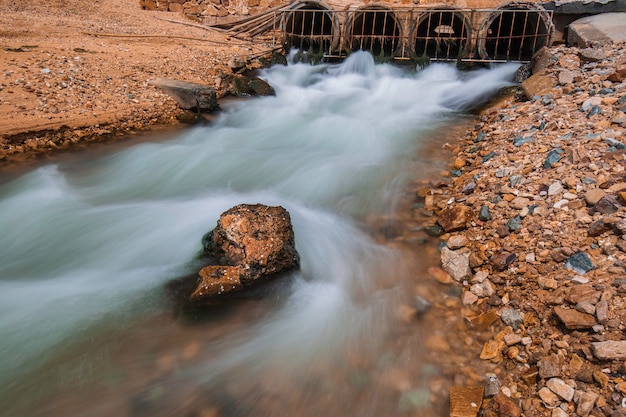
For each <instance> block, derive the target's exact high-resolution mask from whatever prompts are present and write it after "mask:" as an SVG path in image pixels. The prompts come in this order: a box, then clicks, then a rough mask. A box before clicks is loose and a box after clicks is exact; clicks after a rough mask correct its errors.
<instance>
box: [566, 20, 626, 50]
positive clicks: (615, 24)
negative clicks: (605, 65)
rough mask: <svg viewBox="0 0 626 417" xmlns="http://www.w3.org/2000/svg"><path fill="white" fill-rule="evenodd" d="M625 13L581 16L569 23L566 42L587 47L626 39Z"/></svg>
mask: <svg viewBox="0 0 626 417" xmlns="http://www.w3.org/2000/svg"><path fill="white" fill-rule="evenodd" d="M624 22H626V13H621V12H616V13H602V14H598V15H595V16H588V17H583V18H582V19H578V20H576V21H574V22H572V23H570V25H569V31H568V36H567V42H568V43H569V45H571V46H578V47H581V48H587V47H590V46H593V45H596V44H600V45H606V44H608V43H611V42H618V41H626V24H624Z"/></svg>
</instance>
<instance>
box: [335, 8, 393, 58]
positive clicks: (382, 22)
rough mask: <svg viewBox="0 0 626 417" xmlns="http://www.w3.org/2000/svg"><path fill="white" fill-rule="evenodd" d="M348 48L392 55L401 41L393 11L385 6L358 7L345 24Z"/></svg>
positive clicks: (381, 55) (376, 55)
mask: <svg viewBox="0 0 626 417" xmlns="http://www.w3.org/2000/svg"><path fill="white" fill-rule="evenodd" d="M346 26H347V27H346V38H347V43H348V48H349V49H350V50H352V51H358V50H365V51H370V52H371V53H372V55H374V56H375V57H393V56H394V53H395V51H396V49H397V48H398V46H399V45H400V41H401V27H400V24H399V22H398V21H397V20H396V16H395V14H394V12H393V11H392V10H390V9H388V8H387V7H385V6H379V5H370V6H365V7H363V8H361V9H358V10H357V11H355V12H354V14H353V15H352V18H351V19H349V21H348V22H347V25H346Z"/></svg>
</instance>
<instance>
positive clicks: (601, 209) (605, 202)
mask: <svg viewBox="0 0 626 417" xmlns="http://www.w3.org/2000/svg"><path fill="white" fill-rule="evenodd" d="M619 207H620V203H619V201H617V198H615V197H614V196H612V195H605V196H604V197H602V198H601V199H600V200H599V201H598V202H597V203H596V204H594V205H593V207H591V208H590V209H589V214H591V215H593V214H594V213H601V214H612V213H615V212H616V211H617V210H619Z"/></svg>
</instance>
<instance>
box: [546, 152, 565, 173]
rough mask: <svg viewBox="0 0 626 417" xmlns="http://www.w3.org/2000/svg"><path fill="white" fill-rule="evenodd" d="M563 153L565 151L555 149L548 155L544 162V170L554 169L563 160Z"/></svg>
mask: <svg viewBox="0 0 626 417" xmlns="http://www.w3.org/2000/svg"><path fill="white" fill-rule="evenodd" d="M562 153H563V149H561V148H557V149H553V150H551V151H550V152H549V153H548V156H546V159H545V160H544V161H543V167H544V168H553V167H554V165H556V164H557V163H558V162H559V161H560V160H561V154H562Z"/></svg>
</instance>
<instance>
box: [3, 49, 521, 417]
mask: <svg viewBox="0 0 626 417" xmlns="http://www.w3.org/2000/svg"><path fill="white" fill-rule="evenodd" d="M516 68H517V66H516V65H504V66H500V67H497V68H494V69H490V70H481V71H474V72H469V73H460V72H459V71H457V70H456V69H455V68H454V67H453V66H450V65H443V64H435V65H431V66H429V67H428V68H426V69H425V70H422V71H414V70H410V71H408V70H406V69H399V68H397V67H393V66H390V65H374V62H373V59H372V58H371V56H370V55H368V54H366V53H354V54H353V55H352V56H351V57H350V58H349V59H348V60H347V61H346V62H344V63H342V64H340V65H336V66H330V65H319V66H309V65H305V64H297V65H293V64H292V65H289V66H287V67H283V66H278V67H274V68H271V69H268V70H265V71H263V72H262V75H261V76H262V78H264V79H266V80H267V81H268V82H269V83H270V84H271V85H273V86H274V87H275V89H276V93H277V94H276V96H275V97H264V98H257V99H254V100H249V101H242V102H236V103H234V104H231V105H229V106H228V108H226V109H225V110H224V112H223V114H222V115H221V116H220V117H219V118H218V120H217V121H216V122H214V123H212V125H211V126H204V127H196V128H193V129H191V130H188V131H185V132H184V133H182V134H179V135H178V136H177V137H174V138H171V139H170V140H167V141H161V142H158V143H143V144H139V145H137V146H135V147H132V148H129V149H126V150H124V151H121V152H118V153H115V154H112V155H109V156H105V157H100V158H98V159H96V160H88V161H73V162H65V163H58V164H52V165H46V166H43V167H40V168H37V169H34V170H33V171H31V172H29V173H27V174H25V175H22V176H20V177H19V178H15V179H12V180H10V181H5V182H4V184H3V185H0V231H1V233H0V404H5V405H6V404H7V401H9V402H14V403H15V407H14V408H11V407H9V408H6V407H5V411H2V410H0V415H3V413H9V414H7V415H19V407H21V405H20V404H22V403H30V402H31V401H34V402H36V401H37V400H36V398H34V397H33V395H35V394H37V395H41V396H42V398H45V395H44V394H41V393H42V392H44V393H45V392H48V391H47V390H50V392H53V393H54V392H55V388H54V387H52V388H50V387H49V385H55V384H56V385H63V384H67V383H68V382H67V381H65V380H64V379H63V377H55V378H57V379H54V378H52V379H48V378H46V377H44V376H45V375H48V374H47V373H46V372H53V371H50V370H51V369H54V368H55V367H64V369H67V368H72V367H74V366H79V364H78V361H76V362H73V361H72V359H64V360H61V359H59V358H60V357H64V356H68V355H69V356H72V355H76V356H77V357H78V356H79V357H81V358H83V359H84V358H85V357H86V358H87V359H86V360H87V362H89V354H90V353H89V348H85V350H84V351H82V350H80V349H82V348H76V346H77V344H78V341H81V343H82V342H84V341H85V340H89V339H90V338H93V337H98V335H100V334H101V333H103V332H106V331H109V330H105V329H111V328H112V327H113V328H123V329H129V328H130V329H131V331H132V328H133V323H135V322H138V321H141V320H142V319H143V318H145V317H148V316H150V315H154V314H159V313H160V312H161V311H163V309H164V307H163V306H162V298H161V294H162V291H163V287H164V285H165V284H166V283H167V282H168V281H170V280H171V279H173V278H176V277H180V276H183V275H188V274H193V273H194V272H195V271H197V269H198V264H197V262H196V261H195V257H196V255H197V253H198V251H199V250H200V248H201V244H200V240H201V237H202V235H203V234H204V233H206V232H207V231H208V230H210V229H212V228H213V227H214V225H215V223H216V221H217V219H218V217H219V215H220V213H222V212H223V211H225V210H227V209H228V208H230V207H232V206H235V205H237V204H241V203H263V204H269V205H282V206H283V207H285V208H286V209H287V210H289V212H290V213H291V216H292V220H293V224H294V232H295V236H296V246H297V249H298V251H299V253H300V256H301V263H302V268H301V271H299V272H298V273H297V274H295V277H294V281H293V286H292V287H291V289H290V290H289V291H288V293H287V296H286V297H287V301H286V302H285V303H283V304H281V305H280V306H277V307H276V309H275V310H274V311H271V312H270V313H268V314H265V315H262V316H261V317H260V318H259V319H258V320H256V321H253V322H251V323H249V325H247V326H243V329H240V328H238V330H237V332H236V334H233V335H227V337H225V338H224V339H223V340H220V341H219V343H218V342H216V344H219V345H220V346H224V347H228V351H227V353H224V352H222V350H221V349H219V348H215V350H216V351H218V355H221V356H220V358H221V359H219V360H218V361H217V362H218V363H217V364H215V363H210V364H204V365H202V364H200V365H198V366H197V367H196V371H199V373H200V374H201V375H202V376H201V377H198V378H199V379H202V380H203V381H205V382H207V381H210V380H211V378H216V377H218V376H219V375H220V374H222V373H225V372H228V371H229V370H232V369H235V368H237V367H241V366H252V364H256V365H259V364H260V363H271V362H273V361H275V360H277V359H278V358H285V357H288V358H289V361H286V362H284V361H283V363H282V365H281V366H283V367H286V368H290V367H292V368H294V369H295V368H297V367H298V366H300V364H303V363H307V362H308V361H311V360H316V359H319V358H320V357H329V356H332V349H333V347H334V346H335V345H337V344H340V343H342V341H345V339H346V338H349V337H352V336H353V335H354V334H356V333H358V332H359V331H360V329H361V326H363V325H364V323H367V324H365V325H366V326H371V323H372V322H375V321H383V320H384V315H383V316H381V315H380V312H381V311H383V310H384V308H379V307H380V306H381V305H383V304H384V301H383V300H382V299H381V297H382V298H384V294H383V295H381V294H378V295H376V297H369V298H367V297H366V298H367V302H365V303H363V302H361V301H362V299H361V298H360V297H361V295H362V294H367V293H368V289H369V288H370V286H371V285H372V282H371V280H372V279H374V277H375V276H376V275H377V274H378V273H380V272H381V271H382V270H384V269H385V268H386V267H387V265H388V264H389V263H390V262H393V261H392V259H393V256H394V254H393V252H392V251H391V250H389V249H386V248H384V247H381V246H379V245H377V244H375V243H374V242H373V241H371V240H370V239H369V238H368V237H367V236H366V235H365V234H364V233H363V232H362V231H361V230H360V229H359V227H358V224H359V221H360V220H362V219H363V218H364V217H365V216H367V215H370V214H372V213H382V212H384V211H385V210H390V208H389V204H391V202H390V200H389V195H390V193H391V192H392V191H394V189H396V190H397V187H401V186H402V185H403V184H404V183H403V174H404V172H403V167H406V164H407V163H408V162H409V161H410V159H411V157H412V156H413V155H414V153H415V151H416V149H417V148H418V147H419V145H420V137H423V136H424V135H426V134H427V133H428V132H430V131H432V130H433V129H434V128H436V127H438V126H440V125H441V123H444V122H445V121H446V120H447V119H449V118H450V117H453V115H454V114H455V113H458V112H460V111H463V110H465V109H467V108H470V107H472V106H475V105H476V104H477V103H479V102H481V101H482V100H484V99H485V98H486V97H488V96H489V95H490V94H492V93H493V92H495V91H496V90H497V89H499V88H501V87H503V86H506V85H509V84H510V81H509V80H510V79H511V77H512V74H513V72H514V71H515V69H516ZM392 292H393V291H392ZM125 331H128V330H125ZM76 349H78V351H77V350H76ZM207 349H213V347H210V346H209V347H207ZM64 352H65V353H64ZM68 352H72V353H71V354H70V353H68ZM219 352H221V353H219ZM83 359H81V363H82V364H83V365H84V360H83ZM43 370H45V371H43ZM53 373H54V372H53ZM70 373H71V372H70ZM246 377H247V376H246ZM72 383H75V384H77V385H80V382H69V384H70V388H71V384H72ZM57 388H58V387H57ZM16 393H24V395H25V396H26V395H28V396H30V398H29V399H19V398H16V395H17V394H16ZM42 401H43V400H42ZM31 405H32V404H31ZM33 408H34V411H33V410H32V409H31V411H30V412H29V415H31V416H32V415H37V406H34V407H33ZM7 410H9V411H7ZM12 413H15V414H12ZM76 415H87V414H86V413H84V410H83V411H81V412H76ZM104 415H106V413H105V414H104ZM109 415H115V414H109ZM172 415H174V414H172Z"/></svg>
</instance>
